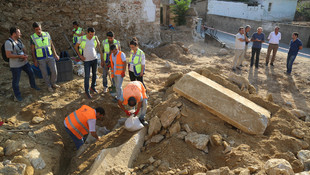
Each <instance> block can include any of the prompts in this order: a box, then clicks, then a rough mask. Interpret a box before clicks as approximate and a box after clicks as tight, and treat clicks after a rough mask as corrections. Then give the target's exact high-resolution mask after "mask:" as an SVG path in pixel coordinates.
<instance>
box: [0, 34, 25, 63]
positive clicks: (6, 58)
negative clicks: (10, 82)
mask: <svg viewBox="0 0 310 175" xmlns="http://www.w3.org/2000/svg"><path fill="white" fill-rule="evenodd" d="M7 40H9V41H10V42H11V43H12V49H13V50H14V46H15V44H14V43H13V41H12V40H11V39H7ZM17 41H18V42H20V43H22V41H21V40H20V39H18V40H17ZM5 43H6V41H5V42H4V43H3V45H2V46H1V54H2V58H3V60H4V61H5V62H9V60H10V59H9V58H8V57H7V56H6V53H5Z"/></svg>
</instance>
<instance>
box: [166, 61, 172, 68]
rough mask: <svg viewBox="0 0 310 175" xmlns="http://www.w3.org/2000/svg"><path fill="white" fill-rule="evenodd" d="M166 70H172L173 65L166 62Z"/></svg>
mask: <svg viewBox="0 0 310 175" xmlns="http://www.w3.org/2000/svg"><path fill="white" fill-rule="evenodd" d="M165 68H166V69H171V65H170V63H169V62H168V61H166V62H165Z"/></svg>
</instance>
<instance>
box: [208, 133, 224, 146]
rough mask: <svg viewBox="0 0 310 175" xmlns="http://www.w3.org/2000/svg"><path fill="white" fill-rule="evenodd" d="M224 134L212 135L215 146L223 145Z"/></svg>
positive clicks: (212, 142)
mask: <svg viewBox="0 0 310 175" xmlns="http://www.w3.org/2000/svg"><path fill="white" fill-rule="evenodd" d="M222 139H223V138H222V136H221V135H219V134H214V135H212V136H211V140H210V141H211V144H212V145H213V146H221V145H222Z"/></svg>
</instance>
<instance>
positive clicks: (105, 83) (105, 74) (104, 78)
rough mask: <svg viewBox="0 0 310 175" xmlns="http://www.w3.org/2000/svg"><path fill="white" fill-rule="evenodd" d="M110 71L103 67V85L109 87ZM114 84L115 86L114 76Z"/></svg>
mask: <svg viewBox="0 0 310 175" xmlns="http://www.w3.org/2000/svg"><path fill="white" fill-rule="evenodd" d="M109 69H110V68H108V71H109ZM108 71H106V70H105V68H103V72H102V84H103V87H105V88H107V87H108V79H107V77H108ZM112 85H113V86H115V83H114V78H112Z"/></svg>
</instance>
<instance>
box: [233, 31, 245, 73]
mask: <svg viewBox="0 0 310 175" xmlns="http://www.w3.org/2000/svg"><path fill="white" fill-rule="evenodd" d="M245 41H246V38H245V36H244V28H243V27H240V28H239V32H238V33H237V34H236V42H235V58H234V61H233V68H232V70H233V71H236V68H237V69H241V68H240V65H242V61H243V59H244V51H245V49H244V48H245ZM237 65H238V67H237Z"/></svg>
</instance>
